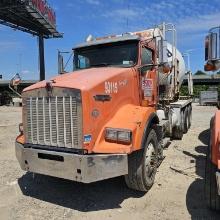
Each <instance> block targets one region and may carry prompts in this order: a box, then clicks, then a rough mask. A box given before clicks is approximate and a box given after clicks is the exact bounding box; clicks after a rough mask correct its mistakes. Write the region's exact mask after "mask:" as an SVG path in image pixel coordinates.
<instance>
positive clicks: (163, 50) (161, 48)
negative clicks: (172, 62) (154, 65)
mask: <svg viewBox="0 0 220 220" xmlns="http://www.w3.org/2000/svg"><path fill="white" fill-rule="evenodd" d="M158 61H159V65H161V64H164V63H167V62H168V57H167V41H166V40H163V39H161V40H159V41H158Z"/></svg>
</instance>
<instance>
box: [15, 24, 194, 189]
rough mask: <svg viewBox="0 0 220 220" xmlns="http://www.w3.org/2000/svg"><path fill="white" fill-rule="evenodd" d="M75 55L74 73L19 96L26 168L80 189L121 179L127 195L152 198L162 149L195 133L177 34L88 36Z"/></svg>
mask: <svg viewBox="0 0 220 220" xmlns="http://www.w3.org/2000/svg"><path fill="white" fill-rule="evenodd" d="M167 32H170V33H171V34H169V36H172V37H170V38H171V40H170V41H171V43H168V42H167V39H166V36H168V34H167ZM73 50H74V56H73V64H74V67H73V72H70V73H66V72H65V73H63V74H62V75H58V76H55V77H53V78H52V79H50V80H49V81H42V82H39V83H36V84H34V85H32V86H30V87H28V88H26V89H25V90H24V91H23V93H22V100H23V113H22V114H23V116H22V120H23V123H22V124H20V135H19V136H18V137H17V139H16V144H15V145H16V156H17V159H18V161H19V163H20V166H21V168H22V169H23V170H25V171H28V172H33V173H39V174H45V175H50V176H54V177H59V178H64V179H69V180H73V181H78V182H83V183H91V182H95V181H99V180H103V179H108V178H112V177H116V176H122V175H123V176H125V181H126V184H127V186H128V187H129V188H132V189H135V190H139V191H147V190H149V189H150V187H151V186H152V185H153V182H154V178H155V175H156V170H157V167H158V164H159V163H160V161H161V160H162V158H163V148H164V147H165V146H166V145H167V143H168V142H169V141H170V140H172V139H182V136H183V133H186V132H187V131H188V129H189V127H190V125H191V114H192V105H191V103H192V100H191V98H190V96H189V97H183V98H181V97H180V95H179V89H180V86H181V84H182V81H183V78H184V77H185V75H186V74H190V73H189V72H188V73H187V72H186V71H185V64H184V60H183V57H182V55H181V53H180V52H179V51H178V50H177V49H176V30H175V27H174V26H173V25H172V24H162V25H160V26H158V27H155V28H152V29H148V30H144V31H139V32H132V33H125V34H122V35H114V36H107V37H101V38H93V37H92V36H91V35H90V36H89V37H88V38H87V40H86V42H83V43H82V44H79V45H77V46H76V47H75V48H74V49H73Z"/></svg>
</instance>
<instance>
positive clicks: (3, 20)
mask: <svg viewBox="0 0 220 220" xmlns="http://www.w3.org/2000/svg"><path fill="white" fill-rule="evenodd" d="M0 24H3V25H7V26H9V27H12V28H14V29H18V30H21V31H24V32H28V33H31V34H33V35H37V36H41V37H43V38H54V37H55V38H59V37H62V34H61V33H59V32H58V31H57V29H56V15H55V12H54V10H53V9H52V8H51V7H50V6H49V4H48V3H47V1H46V0H0Z"/></svg>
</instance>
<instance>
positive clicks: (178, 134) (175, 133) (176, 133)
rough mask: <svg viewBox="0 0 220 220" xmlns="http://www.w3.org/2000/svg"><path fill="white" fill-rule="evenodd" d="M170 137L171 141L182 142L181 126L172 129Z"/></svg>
mask: <svg viewBox="0 0 220 220" xmlns="http://www.w3.org/2000/svg"><path fill="white" fill-rule="evenodd" d="M172 137H173V139H176V140H182V138H183V129H182V128H181V126H175V127H174V128H173V133H172Z"/></svg>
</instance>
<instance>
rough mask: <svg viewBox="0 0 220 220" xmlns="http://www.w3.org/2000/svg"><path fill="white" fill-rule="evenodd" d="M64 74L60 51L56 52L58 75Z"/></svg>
mask: <svg viewBox="0 0 220 220" xmlns="http://www.w3.org/2000/svg"><path fill="white" fill-rule="evenodd" d="M63 73H64V63H63V55H62V54H61V51H59V50H58V74H63Z"/></svg>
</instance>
